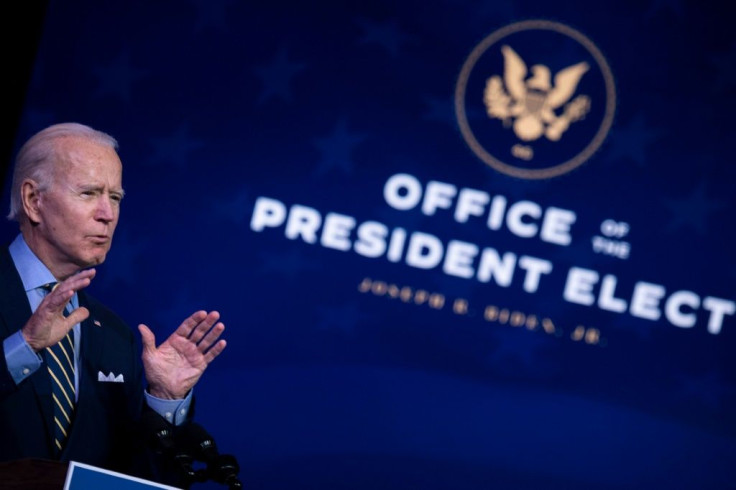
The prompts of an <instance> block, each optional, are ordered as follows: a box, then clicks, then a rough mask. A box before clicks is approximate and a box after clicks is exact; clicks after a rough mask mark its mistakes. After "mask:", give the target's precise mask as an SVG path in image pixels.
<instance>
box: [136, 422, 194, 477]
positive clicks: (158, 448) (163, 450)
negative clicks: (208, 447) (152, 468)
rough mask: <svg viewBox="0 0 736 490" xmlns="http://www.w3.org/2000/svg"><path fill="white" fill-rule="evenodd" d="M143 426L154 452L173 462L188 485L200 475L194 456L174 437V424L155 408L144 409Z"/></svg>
mask: <svg viewBox="0 0 736 490" xmlns="http://www.w3.org/2000/svg"><path fill="white" fill-rule="evenodd" d="M141 427H142V429H143V432H144V435H145V436H146V439H147V441H148V445H149V447H151V449H153V451H154V453H155V454H157V455H158V456H161V457H162V458H163V459H164V460H165V462H166V463H169V464H173V465H174V468H175V471H176V472H177V474H178V476H179V477H181V478H183V479H184V481H185V483H186V485H187V487H188V486H189V484H190V483H191V482H193V481H196V480H199V479H200V475H198V474H197V472H195V471H194V468H193V467H192V463H193V461H194V458H193V457H192V456H191V455H190V454H187V453H186V452H184V451H183V450H182V448H180V447H179V445H178V444H177V443H176V440H175V439H174V434H173V430H172V429H173V426H172V425H171V424H170V423H168V422H167V421H166V420H165V419H164V418H163V417H161V416H160V415H159V414H157V413H156V412H154V411H153V410H144V413H143V415H141Z"/></svg>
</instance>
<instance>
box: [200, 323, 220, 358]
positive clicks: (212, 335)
mask: <svg viewBox="0 0 736 490" xmlns="http://www.w3.org/2000/svg"><path fill="white" fill-rule="evenodd" d="M224 331H225V324H224V323H222V322H220V323H218V324H216V325H215V326H214V327H212V328H211V329H210V330H209V331H208V332H207V334H206V335H205V336H204V337H202V340H200V341H199V344H197V347H198V348H199V351H200V352H207V350H208V349H209V348H210V347H211V346H212V345H213V344H214V343H215V342H217V339H219V338H220V335H222V332H224Z"/></svg>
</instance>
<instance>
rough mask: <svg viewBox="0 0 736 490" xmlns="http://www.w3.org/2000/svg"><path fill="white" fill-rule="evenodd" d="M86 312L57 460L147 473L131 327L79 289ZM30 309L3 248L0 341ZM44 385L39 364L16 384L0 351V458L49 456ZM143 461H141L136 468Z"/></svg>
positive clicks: (48, 417)
mask: <svg viewBox="0 0 736 490" xmlns="http://www.w3.org/2000/svg"><path fill="white" fill-rule="evenodd" d="M78 296H79V304H80V305H81V306H85V307H87V308H88V309H89V311H90V316H89V318H88V319H87V320H85V321H84V322H82V324H81V332H82V334H81V347H80V356H79V359H80V365H79V393H78V403H77V408H76V414H75V419H74V424H73V426H72V429H71V434H70V436H69V439H68V441H67V445H66V447H65V449H64V452H63V453H62V455H61V460H62V461H72V460H73V461H78V462H82V463H87V464H91V465H94V466H99V467H103V468H107V469H111V470H114V471H120V472H123V473H128V474H135V475H137V476H142V477H144V478H150V477H151V474H150V473H148V469H145V468H144V467H143V466H141V464H142V463H141V461H143V460H145V457H144V458H143V459H139V458H140V457H141V455H142V454H144V453H145V451H144V445H145V444H144V438H143V437H142V435H141V433H140V429H139V424H138V421H139V418H140V415H141V411H142V409H143V406H144V400H143V385H142V372H143V370H142V367H141V362H140V352H141V351H140V348H139V346H138V345H137V343H136V341H135V337H134V336H133V332H132V330H131V329H130V328H129V327H128V326H127V325H126V324H125V323H124V322H123V321H122V320H121V319H120V318H119V317H118V316H117V315H115V314H114V313H113V312H112V311H110V310H109V309H108V308H106V307H105V306H103V305H102V304H101V303H99V302H98V301H96V300H95V299H94V298H92V297H91V296H90V295H89V294H85V292H84V291H79V294H78ZM30 316H31V308H30V305H29V303H28V298H27V296H26V293H25V291H24V289H23V285H22V282H21V279H20V275H19V274H18V272H17V270H16V269H15V265H14V263H13V260H12V259H11V257H10V253H9V252H8V250H7V247H6V248H4V249H2V250H0V341H2V340H4V339H5V338H7V337H8V336H10V335H12V334H13V333H15V332H17V331H18V330H19V329H20V328H21V327H23V325H24V324H25V323H26V321H27V320H28V318H29V317H30ZM111 372H112V373H113V375H114V376H118V375H122V377H123V382H109V381H105V382H102V381H99V380H98V378H99V374H98V373H103V374H104V375H105V376H107V375H109V374H110V373H111ZM52 403H53V401H52V399H51V385H50V381H49V376H48V374H47V371H46V369H45V368H44V367H43V366H42V368H41V369H38V370H37V371H36V372H35V373H33V374H32V375H31V376H30V377H29V378H28V379H26V380H25V381H23V382H22V383H21V384H20V385H16V384H15V382H14V381H13V379H12V378H11V377H10V373H9V372H8V368H7V365H6V361H5V356H4V355H0V461H8V460H14V459H21V458H44V459H54V457H53V452H52V446H51V434H52V424H53V409H52ZM144 466H145V465H144Z"/></svg>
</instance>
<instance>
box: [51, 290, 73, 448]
mask: <svg viewBox="0 0 736 490" xmlns="http://www.w3.org/2000/svg"><path fill="white" fill-rule="evenodd" d="M54 286H55V284H47V285H46V286H44V289H46V291H51V289H52V288H53V287H54ZM68 306H69V305H67V307H68ZM68 314H69V312H68V311H67V309H66V308H65V309H64V316H67V315H68ZM46 361H47V368H48V372H49V376H50V377H51V396H52V397H53V399H54V440H53V441H52V442H53V444H54V451H55V454H56V455H57V456H58V455H59V454H60V453H61V451H62V449H64V444H65V443H66V440H67V437H68V436H69V429H70V428H71V425H72V421H73V420H74V405H75V400H76V390H75V389H74V330H69V333H67V334H66V336H65V337H63V338H62V339H61V340H60V341H59V342H58V343H56V344H55V345H52V346H50V347H47V348H46Z"/></svg>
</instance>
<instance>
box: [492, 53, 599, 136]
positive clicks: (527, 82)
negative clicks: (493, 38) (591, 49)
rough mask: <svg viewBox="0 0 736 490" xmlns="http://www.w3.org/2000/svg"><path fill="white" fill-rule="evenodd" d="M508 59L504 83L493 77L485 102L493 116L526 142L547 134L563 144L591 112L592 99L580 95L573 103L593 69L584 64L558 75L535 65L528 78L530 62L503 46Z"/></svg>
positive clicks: (506, 60)
mask: <svg viewBox="0 0 736 490" xmlns="http://www.w3.org/2000/svg"><path fill="white" fill-rule="evenodd" d="M501 53H502V54H503V59H504V73H503V80H501V77H500V76H499V75H493V76H491V77H490V78H488V80H487V81H486V86H485V90H484V91H483V102H484V104H485V107H486V113H487V114H488V116H489V117H491V118H495V119H500V120H501V121H503V124H504V127H509V126H512V127H513V130H514V133H515V134H516V136H517V137H518V138H519V139H521V140H523V141H534V140H537V139H539V138H540V137H541V136H542V135H544V136H545V137H546V138H547V139H548V140H550V141H559V140H560V138H561V137H562V134H563V133H564V132H565V131H567V129H568V128H569V127H570V124H572V123H573V122H575V121H578V120H580V119H583V118H584V117H585V115H586V114H587V113H588V111H589V110H590V97H588V96H586V95H578V96H577V97H575V98H574V99H572V101H571V100H570V99H571V98H572V96H573V95H574V94H575V91H576V90H577V87H578V83H579V82H580V79H581V78H582V77H583V75H584V74H585V72H587V71H588V69H589V66H588V63H586V62H580V63H577V64H575V65H572V66H568V67H567V68H563V69H562V70H560V71H559V72H557V74H555V76H554V85H552V80H551V71H550V69H549V68H548V67H546V66H544V65H539V64H537V65H533V66H532V67H531V68H530V70H529V71H531V76H527V75H528V71H527V67H526V63H524V60H522V59H521V57H520V56H519V55H518V54H517V53H516V52H515V51H514V50H513V49H512V48H511V47H510V46H507V45H505V46H502V47H501Z"/></svg>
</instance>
